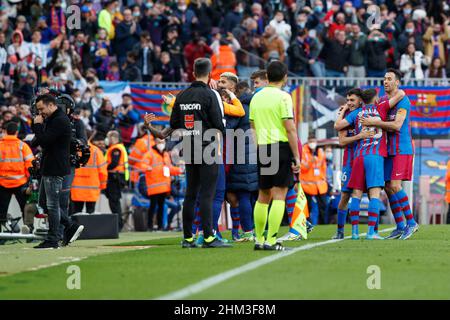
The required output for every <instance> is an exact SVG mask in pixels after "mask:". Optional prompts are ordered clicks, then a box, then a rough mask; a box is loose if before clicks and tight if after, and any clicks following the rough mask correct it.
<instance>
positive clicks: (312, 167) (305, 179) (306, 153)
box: [300, 145, 328, 196]
mask: <svg viewBox="0 0 450 320" xmlns="http://www.w3.org/2000/svg"><path fill="white" fill-rule="evenodd" d="M300 183H301V184H302V188H303V191H304V192H305V193H306V194H308V195H311V196H315V195H318V194H325V193H327V191H328V184H327V161H326V158H325V153H324V152H323V149H322V148H319V150H318V151H317V156H313V154H312V152H311V149H310V148H309V146H308V145H304V146H303V150H302V162H301V166H300Z"/></svg>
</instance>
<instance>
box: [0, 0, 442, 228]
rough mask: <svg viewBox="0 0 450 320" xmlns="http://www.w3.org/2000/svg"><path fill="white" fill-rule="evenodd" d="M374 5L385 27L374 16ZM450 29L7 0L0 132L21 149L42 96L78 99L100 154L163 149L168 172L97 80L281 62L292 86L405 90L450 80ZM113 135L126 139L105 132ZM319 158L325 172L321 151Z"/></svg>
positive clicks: (168, 4) (303, 15)
mask: <svg viewBox="0 0 450 320" xmlns="http://www.w3.org/2000/svg"><path fill="white" fill-rule="evenodd" d="M72 3H73V4H75V5H77V6H79V8H80V12H81V21H80V22H81V23H80V26H79V28H71V27H68V26H69V25H70V24H69V20H70V19H71V17H70V15H69V14H68V13H67V12H66V9H67V8H68V7H69V6H70V5H71V4H72ZM373 5H377V6H378V8H379V16H378V15H375V16H372V15H371V12H372V11H371V9H373V10H374V11H373V12H375V9H374V7H373ZM449 23H450V6H449V4H448V1H420V0H411V1H405V0H400V1H383V0H378V1H371V0H365V1H362V0H352V1H342V0H331V1H327V0H315V1H311V0H306V1H292V0H285V1H281V0H261V1H220V0H219V1H210V0H190V1H188V0H177V1H163V0H161V1H152V0H122V1H119V0H112V1H111V0H110V1H100V0H84V1H73V2H69V1H63V0H51V1H35V0H23V1H12V0H11V1H2V5H1V7H0V126H2V127H3V125H4V124H6V123H8V122H11V121H13V122H16V123H17V124H18V137H19V139H24V138H25V137H26V135H27V134H29V133H31V132H32V131H31V122H32V121H31V111H30V100H31V99H32V97H33V95H34V93H35V89H36V88H37V87H38V86H39V87H50V88H53V89H56V90H58V91H60V92H62V93H66V94H69V95H71V96H72V97H73V99H74V101H75V104H76V108H75V112H74V114H73V117H74V118H75V119H76V120H77V122H78V123H81V124H80V125H81V126H82V127H84V128H85V129H86V132H87V135H86V137H87V138H89V140H90V141H91V142H92V143H93V144H95V145H96V146H97V147H99V148H100V149H102V150H103V151H107V149H108V146H106V145H105V143H104V141H105V138H109V140H111V138H112V139H117V140H116V141H117V142H118V141H121V142H123V144H124V146H125V148H126V149H127V153H128V154H129V157H130V159H131V161H130V162H131V163H133V157H136V155H137V154H138V155H139V154H140V153H141V152H142V151H144V149H145V148H147V149H149V148H150V147H154V148H155V150H159V148H162V149H161V150H160V152H159V153H160V155H161V159H162V161H169V160H167V159H166V158H167V156H165V155H164V152H163V151H162V150H164V148H165V144H164V143H162V141H159V140H155V139H154V137H150V136H147V134H146V133H145V131H144V130H143V126H142V125H141V124H140V123H142V121H143V119H141V118H140V117H139V114H138V113H137V111H136V110H134V109H133V100H132V96H131V95H129V94H124V95H123V96H122V103H121V104H120V105H118V106H115V105H113V103H112V102H111V101H110V100H109V99H108V98H107V97H106V96H105V93H104V89H103V88H102V87H101V86H100V85H99V81H100V80H109V81H118V80H120V81H136V82H188V81H192V80H193V74H192V71H193V65H194V61H195V60H196V59H197V58H202V57H207V58H210V59H211V61H212V64H213V71H212V77H213V79H215V80H219V78H220V75H221V74H223V73H224V72H229V73H234V74H237V75H238V76H239V78H241V79H248V78H250V77H251V75H252V74H254V73H255V72H257V71H258V70H260V69H263V68H264V67H265V66H266V65H267V62H269V61H271V60H280V61H282V62H285V63H286V64H287V65H288V70H289V72H290V73H289V76H313V77H344V76H348V77H365V76H369V77H383V76H384V74H385V72H386V70H387V69H388V68H391V67H394V68H398V69H400V70H401V71H402V72H403V73H404V78H405V79H425V78H443V79H446V76H447V74H449V75H450V57H449V52H450V27H449ZM263 78H264V77H261V78H258V77H256V78H254V79H253V80H254V81H260V80H264V79H263ZM228 80H229V79H228ZM236 84H237V81H236ZM240 85H242V86H237V85H236V86H235V87H234V88H233V89H234V93H236V94H237V95H238V97H239V98H241V97H243V96H245V94H250V89H249V88H247V87H246V86H245V85H244V84H240ZM225 95H228V94H225ZM228 98H231V99H229V100H230V101H229V102H230V104H231V105H232V104H233V101H232V98H233V96H230V95H228ZM241 100H242V98H241ZM116 131H117V132H118V134H119V135H120V137H117V136H116V134H115V133H113V134H111V133H109V132H116ZM147 138H148V139H151V144H150V140H148V141H149V142H148V143H146V142H143V141H144V140H145V139H147ZM110 142H111V141H110ZM312 144H313V145H314V143H312ZM158 145H159V146H158ZM133 152H134V153H133ZM142 159H143V158H139V156H138V161H136V160H134V161H135V163H136V162H139V161H140V160H142ZM161 159H160V160H161ZM321 159H322V160H321V164H322V163H326V157H325V153H323V150H322V151H321ZM105 160H108V159H105ZM109 160H111V159H109ZM120 161H122V162H123V161H124V160H123V159H119V160H118V162H119V166H120V165H122V164H120ZM149 161H153V160H149ZM150 165H151V163H150ZM116 166H117V164H116ZM170 166H171V164H170ZM171 170H172V169H171ZM172 171H173V172H177V168H176V167H173V170H172ZM172 171H171V172H172ZM321 171H322V168H321ZM325 171H326V166H324V167H323V172H324V174H323V175H325ZM178 173H179V172H178ZM103 178H104V177H103ZM138 179H139V177H131V181H133V182H137V181H138ZM324 179H326V178H324ZM321 183H322V182H321ZM323 183H325V182H323ZM103 184H104V181H103V182H102V185H103ZM147 184H148V183H147ZM322 193H323V192H322V191H321V192H320V193H319V195H320V194H322ZM155 200H156V201H161V199H159V198H158V199H155ZM110 205H111V203H110ZM323 206H324V205H323V204H321V205H320V207H323ZM159 207H161V206H159ZM151 210H152V211H153V210H156V207H152V209H151ZM158 216H160V215H159V214H158ZM158 225H159V223H158ZM159 227H160V226H159Z"/></svg>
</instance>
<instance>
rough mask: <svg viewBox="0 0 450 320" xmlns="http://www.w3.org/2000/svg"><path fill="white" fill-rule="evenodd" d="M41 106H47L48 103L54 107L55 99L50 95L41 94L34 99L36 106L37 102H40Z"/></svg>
mask: <svg viewBox="0 0 450 320" xmlns="http://www.w3.org/2000/svg"><path fill="white" fill-rule="evenodd" d="M41 101H42V103H43V104H45V105H46V106H48V105H49V104H50V103H51V104H54V105H55V106H56V99H55V97H54V96H52V95H51V94H48V93H46V94H41V95H40V96H38V97H37V98H36V104H38V103H39V102H41Z"/></svg>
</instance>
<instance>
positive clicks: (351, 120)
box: [345, 109, 359, 126]
mask: <svg viewBox="0 0 450 320" xmlns="http://www.w3.org/2000/svg"><path fill="white" fill-rule="evenodd" d="M358 112H359V109H356V110H353V111H352V112H350V114H349V115H348V116H346V117H345V120H346V121H347V122H348V123H349V125H353V126H354V125H355V124H356V118H357V117H358Z"/></svg>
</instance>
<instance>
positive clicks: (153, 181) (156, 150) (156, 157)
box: [144, 139, 181, 230]
mask: <svg viewBox="0 0 450 320" xmlns="http://www.w3.org/2000/svg"><path fill="white" fill-rule="evenodd" d="M155 143H156V144H155V146H154V147H153V148H152V150H151V151H149V152H147V153H146V154H145V156H144V161H145V164H146V165H147V171H146V173H145V182H146V184H147V194H148V196H149V197H150V207H149V209H148V215H149V219H148V224H149V225H148V227H149V229H150V230H152V229H153V217H154V214H155V211H156V206H158V214H157V221H158V229H160V230H162V229H163V223H162V221H163V220H162V219H163V212H164V202H165V200H166V197H167V196H168V195H169V194H170V190H171V187H170V184H171V176H177V175H179V174H181V169H180V168H178V167H174V166H173V165H172V161H171V159H170V155H169V153H168V152H167V151H165V147H166V144H165V141H164V140H162V139H156V140H155Z"/></svg>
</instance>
